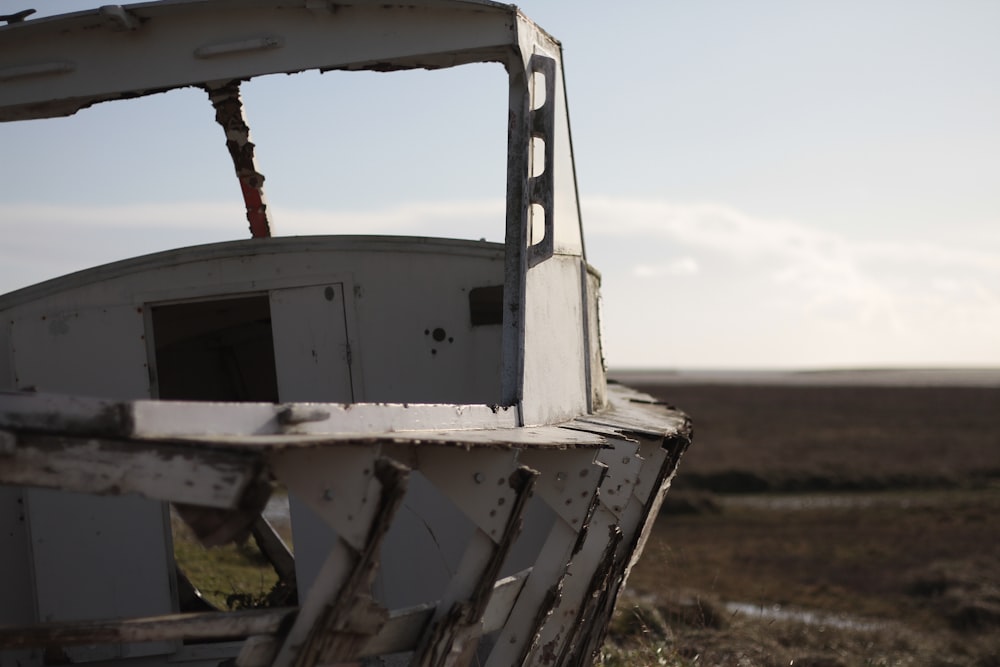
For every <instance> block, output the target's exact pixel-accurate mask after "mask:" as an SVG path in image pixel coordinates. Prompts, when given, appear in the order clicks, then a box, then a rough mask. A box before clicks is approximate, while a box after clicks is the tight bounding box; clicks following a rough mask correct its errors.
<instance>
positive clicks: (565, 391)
mask: <svg viewBox="0 0 1000 667" xmlns="http://www.w3.org/2000/svg"><path fill="white" fill-rule="evenodd" d="M580 271H581V260H580V258H578V257H572V256H566V255H555V256H553V257H550V258H549V259H547V260H546V261H544V262H541V263H539V264H537V265H535V266H534V267H532V268H531V269H530V270H529V271H528V274H527V278H526V280H527V288H526V292H527V294H526V296H525V300H524V301H525V304H524V308H525V312H524V386H523V398H522V418H523V420H524V425H525V426H534V425H538V424H547V423H549V424H550V423H557V422H559V421H564V420H567V419H572V418H573V417H576V416H578V415H580V414H583V413H585V412H586V411H587V380H586V375H585V364H584V359H585V356H586V353H585V350H584V334H583V310H582V308H583V302H582V298H581V297H582V295H581V289H580V284H581V277H580Z"/></svg>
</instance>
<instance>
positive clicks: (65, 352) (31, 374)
mask: <svg viewBox="0 0 1000 667" xmlns="http://www.w3.org/2000/svg"><path fill="white" fill-rule="evenodd" d="M11 348H12V356H13V360H14V364H13V365H14V375H15V385H16V387H17V388H18V389H28V388H34V390H36V391H45V392H54V393H63V394H82V395H84V396H100V397H103V398H121V399H130V398H148V397H149V374H148V370H147V366H146V343H145V331H144V329H143V317H142V309H141V308H137V307H134V306H130V305H121V306H105V307H89V308H77V309H71V310H64V311H61V312H52V311H39V312H35V313H33V314H28V315H23V316H21V317H19V318H18V319H16V320H15V321H14V322H13V323H12V324H11Z"/></svg>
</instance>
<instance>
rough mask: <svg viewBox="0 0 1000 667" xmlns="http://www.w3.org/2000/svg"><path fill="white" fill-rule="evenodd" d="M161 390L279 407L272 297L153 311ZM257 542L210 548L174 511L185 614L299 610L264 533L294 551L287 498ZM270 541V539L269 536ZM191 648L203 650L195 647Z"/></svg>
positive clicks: (170, 395)
mask: <svg viewBox="0 0 1000 667" xmlns="http://www.w3.org/2000/svg"><path fill="white" fill-rule="evenodd" d="M151 317H152V325H153V341H154V344H155V348H156V349H155V355H156V388H157V390H158V393H159V397H160V398H161V399H168V400H185V401H262V402H277V400H278V385H277V379H276V377H277V376H276V373H275V361H274V340H273V336H272V334H271V308H270V302H269V299H268V296H267V295H266V294H259V295H250V296H240V297H232V298H226V299H213V300H208V301H193V302H186V303H172V304H163V305H156V306H152V308H151ZM268 514H269V517H268V520H267V522H263V520H261V521H258V522H257V523H256V524H255V525H254V529H253V539H248V540H246V541H244V542H242V543H239V544H235V543H230V544H226V545H223V546H220V547H215V548H213V549H205V548H203V547H202V546H201V545H200V544H199V543H198V541H197V539H196V538H195V536H194V534H193V533H192V532H191V529H190V528H188V526H187V524H186V523H185V522H184V521H183V520H182V519H181V517H180V515H179V514H178V511H177V510H176V508H172V509H171V515H170V528H171V535H172V541H173V550H174V563H175V564H176V573H175V577H176V578H175V581H176V582H177V607H178V610H179V611H181V612H198V611H212V610H239V609H253V608H263V607H277V606H287V605H289V604H295V602H296V590H295V585H294V579H292V580H289V579H288V578H287V577H286V578H284V579H283V578H282V577H281V576H279V574H278V573H277V567H276V566H272V561H271V559H270V558H269V557H268V556H267V555H266V549H264V548H262V547H261V546H260V542H259V541H258V540H259V539H262V538H258V532H261V531H263V532H265V533H269V534H270V535H271V537H270V539H267V541H266V543H267V544H269V545H270V546H269V547H268V548H270V549H272V550H273V549H274V548H275V547H274V538H275V536H277V537H278V538H280V540H281V541H283V542H284V543H285V544H286V545H291V544H292V533H291V521H290V519H289V516H288V500H287V494H286V492H285V491H284V490H283V489H277V490H276V492H275V494H274V499H273V500H272V502H271V503H270V505H269V509H268ZM264 537H266V536H264ZM188 643H194V644H199V643H204V642H203V640H196V641H192V642H188Z"/></svg>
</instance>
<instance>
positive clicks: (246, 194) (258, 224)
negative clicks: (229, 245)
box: [240, 178, 271, 239]
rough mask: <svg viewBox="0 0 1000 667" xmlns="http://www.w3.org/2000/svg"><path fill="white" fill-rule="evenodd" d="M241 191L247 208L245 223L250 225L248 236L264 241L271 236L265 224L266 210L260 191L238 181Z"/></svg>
mask: <svg viewBox="0 0 1000 667" xmlns="http://www.w3.org/2000/svg"><path fill="white" fill-rule="evenodd" d="M240 188H241V189H242V190H243V201H244V202H245V203H246V206H247V222H249V223H250V236H252V237H253V238H255V239H266V238H269V237H270V236H271V227H270V225H269V224H268V222H267V210H266V207H265V205H264V200H263V198H262V197H261V194H260V190H258V189H257V188H255V187H254V186H252V185H250V183H248V182H247V181H246V180H244V179H242V178H241V179H240Z"/></svg>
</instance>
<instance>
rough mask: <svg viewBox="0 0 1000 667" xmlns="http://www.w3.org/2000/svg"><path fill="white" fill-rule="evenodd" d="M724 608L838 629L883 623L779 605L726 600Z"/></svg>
mask: <svg viewBox="0 0 1000 667" xmlns="http://www.w3.org/2000/svg"><path fill="white" fill-rule="evenodd" d="M726 610H727V611H729V612H730V613H732V614H741V615H743V616H749V617H751V618H756V619H763V620H769V621H792V622H795V623H804V624H806V625H815V626H820V627H827V628H837V629H839V630H878V629H879V628H882V627H885V625H886V624H885V623H883V622H879V621H873V620H867V619H861V618H851V617H849V616H843V615H840V614H828V613H825V612H819V611H807V610H804V609H786V608H785V607H782V606H781V605H777V604H775V605H760V604H750V603H747V602H727V603H726Z"/></svg>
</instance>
